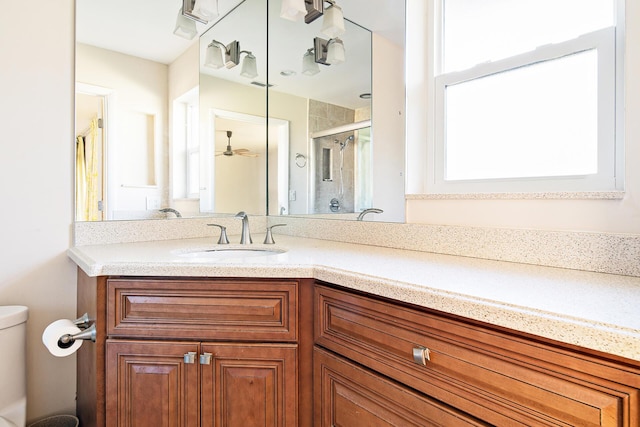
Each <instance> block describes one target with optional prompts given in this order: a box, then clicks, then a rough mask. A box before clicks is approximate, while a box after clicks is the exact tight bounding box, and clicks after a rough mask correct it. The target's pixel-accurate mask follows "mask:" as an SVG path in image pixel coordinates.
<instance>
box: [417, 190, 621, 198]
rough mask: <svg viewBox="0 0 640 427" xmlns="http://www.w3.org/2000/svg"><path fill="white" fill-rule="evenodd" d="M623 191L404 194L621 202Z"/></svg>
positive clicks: (430, 196) (441, 196)
mask: <svg viewBox="0 0 640 427" xmlns="http://www.w3.org/2000/svg"><path fill="white" fill-rule="evenodd" d="M624 195H625V192H624V191H592V192H589V191H584V192H552V193H444V194H406V195H405V199H406V200H536V199H541V200H622V199H623V198H624Z"/></svg>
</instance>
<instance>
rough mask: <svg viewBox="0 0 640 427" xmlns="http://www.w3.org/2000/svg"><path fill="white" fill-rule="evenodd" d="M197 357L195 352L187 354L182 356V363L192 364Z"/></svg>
mask: <svg viewBox="0 0 640 427" xmlns="http://www.w3.org/2000/svg"><path fill="white" fill-rule="evenodd" d="M197 355H198V353H196V352H195V351H190V352H188V353H185V354H184V363H186V364H188V365H191V364H193V363H196V356H197Z"/></svg>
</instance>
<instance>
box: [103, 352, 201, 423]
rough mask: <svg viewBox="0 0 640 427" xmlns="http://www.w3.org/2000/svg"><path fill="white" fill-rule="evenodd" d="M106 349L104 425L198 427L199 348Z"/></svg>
mask: <svg viewBox="0 0 640 427" xmlns="http://www.w3.org/2000/svg"><path fill="white" fill-rule="evenodd" d="M106 349H107V355H106V365H107V369H106V372H107V381H106V425H107V426H109V427H111V426H113V427H115V426H117V427H120V426H126V427H148V426H162V427H178V426H186V427H190V426H193V427H196V426H199V425H200V414H199V402H200V399H199V383H198V357H197V352H198V344H197V343H184V342H139V341H138V342H136V341H122V340H118V341H116V340H107V345H106ZM189 352H192V353H193V355H194V358H195V360H194V362H195V363H185V357H184V356H185V354H189Z"/></svg>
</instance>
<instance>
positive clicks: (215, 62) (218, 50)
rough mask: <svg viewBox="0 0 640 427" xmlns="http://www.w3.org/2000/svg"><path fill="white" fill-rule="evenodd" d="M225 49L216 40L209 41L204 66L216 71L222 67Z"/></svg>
mask: <svg viewBox="0 0 640 427" xmlns="http://www.w3.org/2000/svg"><path fill="white" fill-rule="evenodd" d="M223 49H224V50H223ZM226 50H227V47H226V46H225V45H223V44H222V43H220V42H219V41H217V40H213V41H211V43H209V46H207V52H206V54H205V58H204V66H205V67H209V68H213V69H214V70H217V69H219V68H222V67H224V65H225V64H224V56H225V53H226Z"/></svg>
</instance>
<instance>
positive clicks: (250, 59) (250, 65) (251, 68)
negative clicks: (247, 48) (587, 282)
mask: <svg viewBox="0 0 640 427" xmlns="http://www.w3.org/2000/svg"><path fill="white" fill-rule="evenodd" d="M240 75H241V76H242V77H246V78H248V79H253V78H255V77H258V67H257V65H256V57H255V56H253V55H252V54H251V53H249V54H247V56H245V57H244V60H243V61H242V70H241V71H240Z"/></svg>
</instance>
